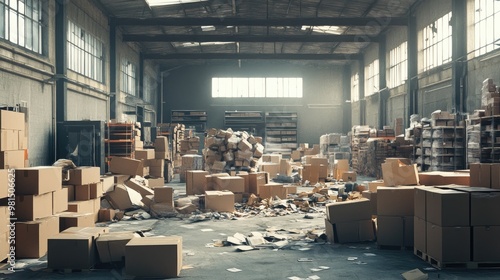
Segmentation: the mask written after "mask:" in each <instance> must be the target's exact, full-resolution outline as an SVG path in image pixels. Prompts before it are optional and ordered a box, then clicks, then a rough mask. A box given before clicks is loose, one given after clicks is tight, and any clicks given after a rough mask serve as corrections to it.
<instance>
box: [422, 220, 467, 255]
mask: <svg viewBox="0 0 500 280" xmlns="http://www.w3.org/2000/svg"><path fill="white" fill-rule="evenodd" d="M470 253H471V229H470V227H468V226H466V227H440V226H438V225H435V224H432V223H430V222H427V255H429V256H430V257H432V258H434V259H435V260H437V261H439V262H468V261H470V260H471V254H470Z"/></svg>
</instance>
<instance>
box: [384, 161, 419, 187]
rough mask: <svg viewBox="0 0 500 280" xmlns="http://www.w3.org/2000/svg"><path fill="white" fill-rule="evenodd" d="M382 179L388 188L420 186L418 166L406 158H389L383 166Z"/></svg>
mask: <svg viewBox="0 0 500 280" xmlns="http://www.w3.org/2000/svg"><path fill="white" fill-rule="evenodd" d="M382 177H383V179H384V182H385V185H386V186H388V187H393V186H404V185H406V186H411V185H419V177H418V171H417V165H416V164H411V161H410V160H409V159H405V158H387V159H386V160H385V162H384V163H383V164H382Z"/></svg>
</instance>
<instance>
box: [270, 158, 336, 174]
mask: <svg viewBox="0 0 500 280" xmlns="http://www.w3.org/2000/svg"><path fill="white" fill-rule="evenodd" d="M279 174H280V175H283V176H290V175H292V165H291V163H290V160H288V159H281V161H280V170H279ZM325 177H326V176H325Z"/></svg>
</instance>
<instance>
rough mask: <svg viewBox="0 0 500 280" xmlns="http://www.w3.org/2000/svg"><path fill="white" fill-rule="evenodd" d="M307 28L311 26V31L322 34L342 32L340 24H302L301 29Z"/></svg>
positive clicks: (338, 33)
mask: <svg viewBox="0 0 500 280" xmlns="http://www.w3.org/2000/svg"><path fill="white" fill-rule="evenodd" d="M309 28H312V30H313V32H318V33H323V34H333V35H340V34H342V32H343V29H342V28H341V27H340V26H335V25H333V26H309V25H303V26H302V30H304V31H305V30H307V29H309Z"/></svg>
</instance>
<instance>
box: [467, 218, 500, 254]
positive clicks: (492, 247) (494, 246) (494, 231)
mask: <svg viewBox="0 0 500 280" xmlns="http://www.w3.org/2000/svg"><path fill="white" fill-rule="evenodd" d="M499 236H500V226H477V227H472V246H471V247H472V261H475V262H499V261H500V240H499V238H498V237H499Z"/></svg>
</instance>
